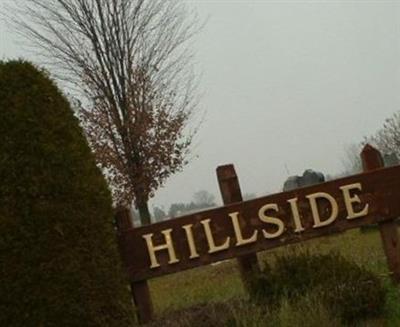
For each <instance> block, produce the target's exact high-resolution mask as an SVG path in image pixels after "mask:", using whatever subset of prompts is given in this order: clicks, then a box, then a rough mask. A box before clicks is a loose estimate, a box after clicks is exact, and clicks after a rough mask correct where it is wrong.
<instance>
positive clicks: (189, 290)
mask: <svg viewBox="0 0 400 327" xmlns="http://www.w3.org/2000/svg"><path fill="white" fill-rule="evenodd" d="M299 249H302V250H307V251H309V252H311V253H316V252H318V253H328V252H331V251H336V252H339V253H340V254H342V255H343V256H344V257H346V258H348V259H350V260H352V261H354V262H356V263H357V264H359V265H361V266H363V267H366V268H367V269H369V270H371V271H373V272H374V273H375V274H376V275H378V276H379V277H380V278H381V279H382V281H383V282H384V285H385V287H386V289H387V291H388V295H387V304H386V311H385V316H384V317H382V319H378V320H374V321H368V322H363V323H362V324H361V325H360V326H400V292H399V289H398V288H397V287H395V286H393V284H392V283H391V281H390V278H389V274H388V270H387V266H386V258H385V255H384V253H383V249H382V245H381V240H380V235H379V232H378V231H377V230H375V229H371V230H369V231H367V232H361V231H360V230H352V231H348V232H345V233H342V234H338V235H334V236H330V237H322V238H318V239H314V240H310V241H307V242H304V243H301V244H296V245H290V246H285V247H281V248H277V249H274V250H270V251H265V252H261V253H259V254H258V257H259V261H260V262H264V261H267V262H268V263H270V264H272V265H273V263H274V260H275V257H276V255H278V254H281V253H284V252H285V251H295V250H299ZM150 288H151V293H152V298H153V302H154V307H155V311H156V314H157V317H158V320H156V322H155V325H156V326H158V324H159V326H169V325H168V323H167V320H168V319H167V318H166V317H174V318H173V321H172V324H171V325H170V326H194V325H193V319H192V320H191V318H193V317H191V315H196V314H198V315H199V316H200V317H204V315H210V317H208V318H209V319H210V320H211V321H215V319H217V317H219V316H221V315H229V316H230V317H231V318H230V320H229V322H228V326H233V327H238V326H266V324H265V323H264V322H265V321H268V322H269V323H268V324H267V326H282V327H284V326H338V324H339V323H338V321H337V319H336V318H335V317H332V316H330V315H329V313H328V312H327V310H326V308H323V307H322V306H321V305H320V304H319V303H318V300H317V299H316V298H315V297H314V296H313V295H307V296H305V297H304V298H302V299H300V300H299V301H298V302H296V303H289V302H288V301H283V303H281V305H280V307H279V309H278V310H275V311H274V312H269V311H268V309H266V308H258V307H256V306H254V305H251V304H250V303H249V302H248V301H246V298H247V295H246V293H245V292H244V289H243V286H242V283H241V280H240V276H239V272H238V269H237V267H236V261H235V260H228V261H225V262H221V263H220V264H217V265H210V266H206V267H201V268H197V269H193V270H188V271H185V272H182V273H178V274H173V275H169V276H164V277H161V278H157V279H154V280H151V281H150ZM219 305H222V307H220V308H218V306H219ZM215 308H217V309H215ZM305 313H307V314H305ZM208 318H207V319H208ZM196 319H197V318H196ZM213 319H214V320H213ZM294 321H297V325H296V324H295V325H294ZM328 322H329V324H328ZM208 323H209V322H208ZM221 324H222V323H221ZM195 325H196V324H195ZM197 325H198V326H202V325H201V323H200V322H199V323H198V324H197ZM197 325H196V326H197ZM224 325H226V324H225V323H224ZM204 326H207V322H205V325H204ZM221 326H222V325H221Z"/></svg>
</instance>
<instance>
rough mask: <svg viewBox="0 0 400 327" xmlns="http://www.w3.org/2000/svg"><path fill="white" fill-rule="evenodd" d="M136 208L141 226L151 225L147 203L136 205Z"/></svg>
mask: <svg viewBox="0 0 400 327" xmlns="http://www.w3.org/2000/svg"><path fill="white" fill-rule="evenodd" d="M137 208H138V210H139V216H140V222H141V224H142V226H144V225H150V224H151V216H150V211H149V206H148V202H147V201H143V202H141V203H138V205H137Z"/></svg>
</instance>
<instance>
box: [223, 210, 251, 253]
mask: <svg viewBox="0 0 400 327" xmlns="http://www.w3.org/2000/svg"><path fill="white" fill-rule="evenodd" d="M229 217H231V220H232V224H233V230H234V231H235V236H236V246H241V245H246V244H249V243H254V242H256V241H257V234H258V231H257V230H255V231H254V233H253V235H252V236H251V237H249V238H246V239H245V238H244V237H243V234H242V230H241V228H240V223H239V212H232V213H230V214H229Z"/></svg>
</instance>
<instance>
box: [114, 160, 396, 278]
mask: <svg viewBox="0 0 400 327" xmlns="http://www.w3.org/2000/svg"><path fill="white" fill-rule="evenodd" d="M357 183H359V184H360V185H361V186H362V190H361V191H355V190H352V191H351V196H354V194H356V195H357V196H358V197H359V200H360V201H361V203H353V204H352V205H354V208H353V210H354V211H355V212H361V211H362V209H363V208H364V207H365V206H366V204H368V215H366V216H363V217H359V218H356V219H347V216H348V210H347V207H346V203H345V201H344V195H343V190H341V189H340V187H344V186H346V185H347V186H348V185H354V184H357ZM320 192H324V193H327V194H329V195H330V196H331V197H332V198H333V199H335V202H337V206H338V208H337V209H338V210H337V218H336V220H335V221H334V222H333V223H331V224H329V225H327V226H324V227H317V228H314V225H315V221H314V217H313V215H312V208H311V204H310V200H309V199H308V198H307V196H310V195H312V194H314V195H315V194H316V193H320ZM353 193H354V194H353ZM291 199H297V204H298V209H299V215H300V220H301V224H302V227H303V229H304V230H302V231H297V232H295V230H296V226H295V222H294V219H293V210H292V209H291V205H290V204H289V202H288V201H289V200H291ZM399 199H400V166H395V167H390V168H384V169H378V170H374V171H372V172H367V173H363V174H359V175H355V176H350V177H346V178H343V179H338V180H335V181H330V182H326V183H322V184H318V185H313V186H309V187H306V188H300V189H296V190H293V191H289V192H284V193H279V194H275V195H270V196H266V197H262V198H258V199H253V200H249V201H245V202H239V203H233V204H231V205H228V206H224V207H221V208H216V209H212V210H207V211H204V212H200V213H194V214H191V215H188V216H185V217H181V218H177V219H173V220H169V221H164V222H160V223H157V224H153V225H149V226H143V227H139V228H134V229H129V230H126V231H124V232H123V233H122V234H121V235H120V238H121V243H122V244H123V247H122V249H121V253H122V256H123V259H124V262H125V264H126V266H127V267H128V272H129V276H130V278H131V280H132V281H136V280H143V279H146V278H153V277H157V276H161V275H165V274H169V273H174V272H178V271H181V270H184V269H190V268H194V267H198V266H202V265H206V264H210V263H212V262H216V261H220V260H224V259H229V258H233V257H238V256H242V255H246V254H250V253H255V252H257V251H262V250H266V249H271V248H274V247H278V246H282V245H285V244H289V243H296V242H301V241H305V240H308V239H311V238H315V237H320V236H323V235H329V234H331V233H336V232H341V231H344V230H347V229H350V228H357V227H360V226H362V225H367V224H371V223H377V222H383V221H387V220H391V219H394V218H396V217H398V216H400V201H399ZM292 201H293V200H292ZM266 204H276V206H277V208H278V212H277V213H275V212H274V211H271V212H270V213H269V214H270V215H271V216H274V217H276V218H278V219H280V220H281V221H282V222H283V223H284V226H285V229H284V232H283V233H282V235H280V236H279V237H276V238H271V239H266V238H265V237H264V232H267V233H269V234H273V233H276V231H277V227H276V226H275V225H273V224H266V223H265V222H263V221H261V220H260V218H259V211H260V208H262V207H263V206H265V205H266ZM317 204H318V206H319V213H320V215H321V220H324V219H326V218H327V217H328V216H329V215H330V214H331V213H332V212H331V211H332V210H331V208H330V204H329V202H328V201H326V200H320V201H318V202H317ZM364 209H365V208H364ZM229 214H231V215H233V216H235V215H236V217H237V218H238V219H239V223H240V224H241V225H242V224H244V222H246V225H243V226H244V227H243V228H242V229H241V237H242V239H244V240H250V239H251V238H252V237H253V236H254V234H255V233H257V234H258V235H257V239H256V241H255V242H250V243H247V244H243V245H240V246H237V243H238V240H239V238H238V237H237V236H238V235H237V234H235V229H234V227H233V222H232V221H233V220H232V217H231V216H229ZM208 219H209V220H208ZM207 222H208V224H209V226H208V227H209V228H210V232H211V234H212V237H213V240H214V241H215V247H217V248H218V247H219V248H223V247H224V245H227V248H226V249H224V250H221V251H217V252H215V253H210V244H209V241H207V233H206V227H207ZM263 231H264V232H263ZM162 232H163V233H162ZM188 234H191V235H192V236H193V237H192V242H191V243H190V242H189V241H188V237H187V235H188ZM145 237H147V238H148V239H151V241H152V242H153V244H154V246H159V245H163V244H165V241H166V239H168V238H169V241H170V243H171V244H172V245H173V249H172V250H174V251H172V253H170V252H169V251H168V250H167V249H164V250H160V251H157V252H156V255H155V258H156V260H157V264H159V266H157V267H153V268H151V267H150V266H151V260H150V252H151V251H150V252H149V250H148V247H147V243H146V240H145ZM166 237H167V238H166ZM193 249H194V250H195V251H193ZM170 254H173V255H175V256H176V258H173V257H171V256H170Z"/></svg>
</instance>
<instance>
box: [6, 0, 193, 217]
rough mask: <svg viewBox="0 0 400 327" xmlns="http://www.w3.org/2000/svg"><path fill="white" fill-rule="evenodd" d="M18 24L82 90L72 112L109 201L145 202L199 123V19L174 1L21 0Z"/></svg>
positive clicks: (182, 158)
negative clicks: (193, 47)
mask: <svg viewBox="0 0 400 327" xmlns="http://www.w3.org/2000/svg"><path fill="white" fill-rule="evenodd" d="M17 5H18V6H20V7H21V8H23V9H21V10H16V12H17V14H15V15H14V18H13V19H14V22H16V23H17V26H18V31H19V32H20V33H21V34H22V35H23V36H25V37H27V38H28V40H29V41H30V42H31V44H33V46H34V49H37V50H39V52H40V53H39V54H40V55H43V56H44V57H45V58H46V60H47V61H48V64H50V65H51V68H52V69H53V70H52V71H53V72H54V73H55V74H56V76H57V77H58V78H60V79H62V80H64V81H67V82H69V83H72V84H73V85H74V86H75V88H76V89H77V90H78V91H79V92H81V94H83V95H84V96H85V97H84V99H85V100H84V101H82V102H81V105H80V107H79V117H80V118H81V120H82V123H83V126H84V128H85V131H86V133H87V137H88V140H89V143H90V144H91V146H92V148H93V150H94V152H95V154H96V157H97V161H98V164H99V165H100V166H101V168H102V169H103V171H104V172H105V175H106V177H107V179H108V180H109V183H110V186H111V189H112V192H113V196H114V201H115V204H116V205H118V206H125V207H126V206H130V205H131V204H132V203H134V204H135V206H136V207H137V209H138V210H139V213H140V217H141V222H142V223H143V224H148V223H150V213H149V209H148V200H149V199H150V198H151V197H152V196H153V194H154V192H155V190H157V188H159V187H160V186H161V185H162V184H163V183H164V182H165V180H166V179H167V178H168V177H169V176H170V175H171V174H173V173H175V172H177V171H179V170H180V169H181V168H182V167H183V166H184V165H186V164H187V159H188V155H189V150H190V145H191V143H192V138H193V136H194V134H195V132H196V129H197V128H192V129H189V127H188V126H189V123H190V121H191V119H192V118H193V117H192V116H193V113H194V109H195V108H196V105H197V102H196V97H195V89H196V83H195V79H194V76H193V70H192V67H191V59H192V54H191V51H190V49H189V47H188V41H190V40H191V37H192V36H193V34H194V33H195V32H196V30H197V23H196V17H195V16H194V15H193V14H192V13H191V12H190V11H189V10H188V8H187V7H186V6H185V5H184V4H183V3H182V2H181V1H179V0H168V1H166V0H53V1H48V0H24V1H22V3H20V4H18V2H17Z"/></svg>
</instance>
